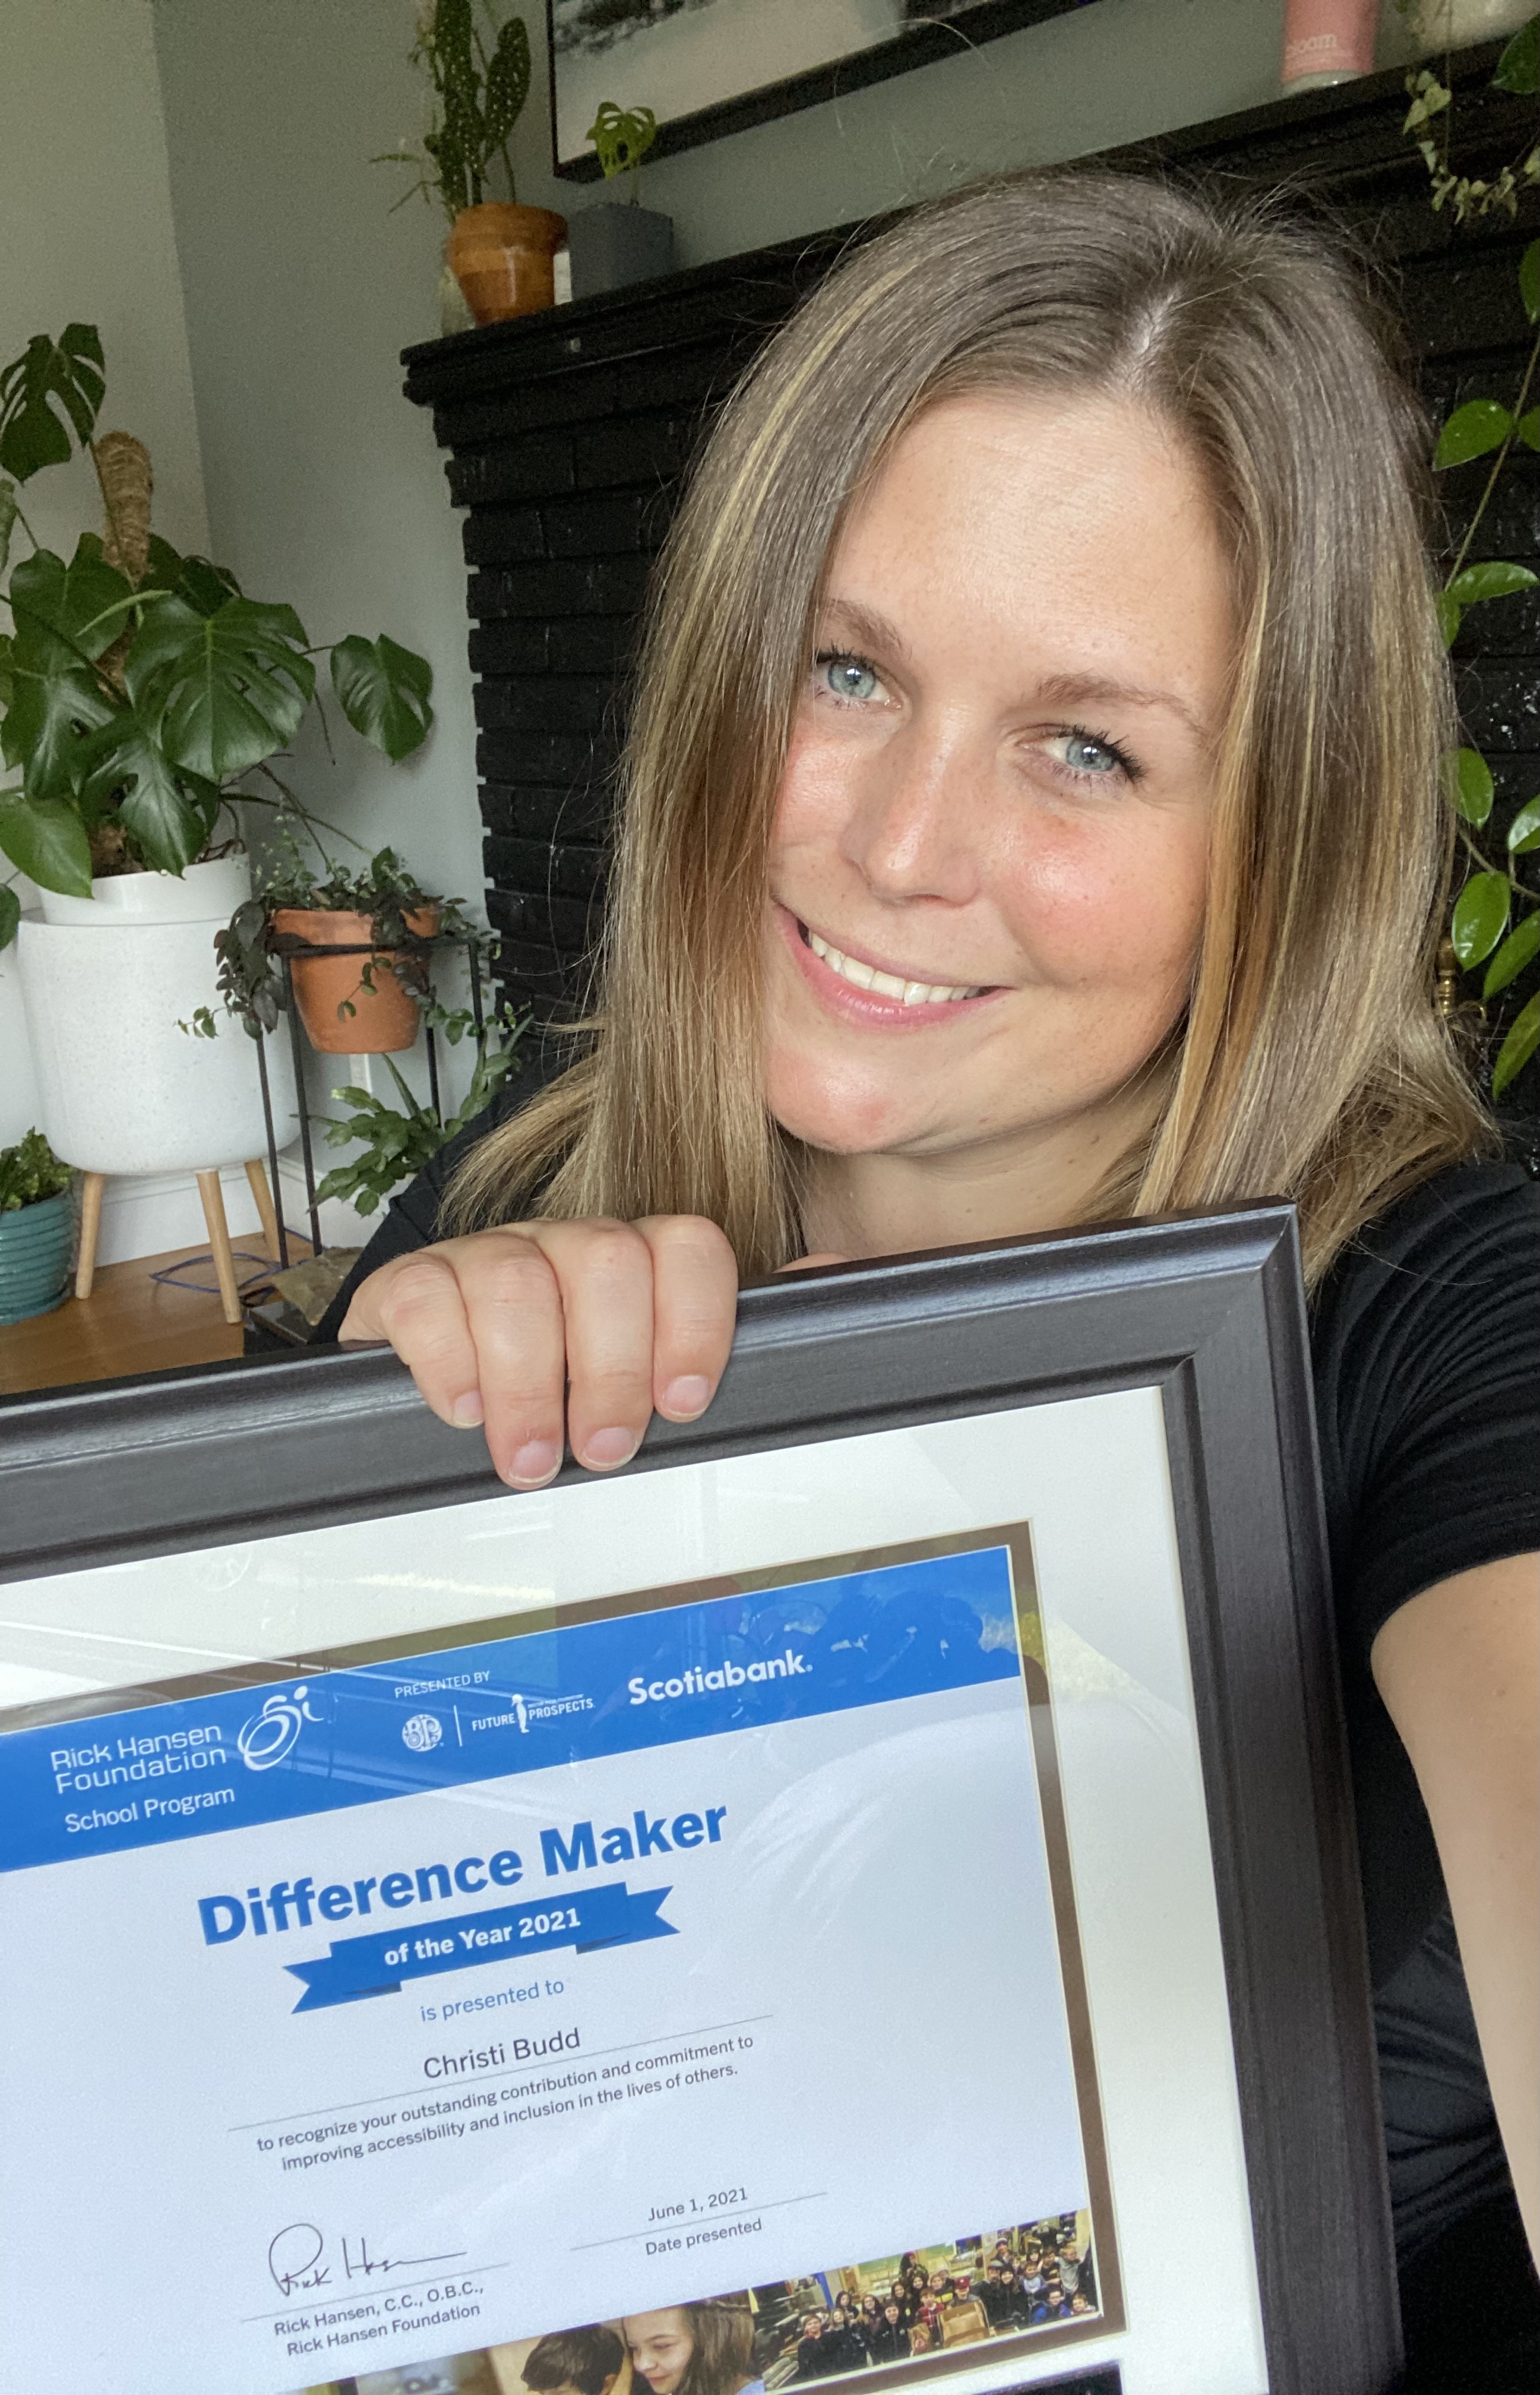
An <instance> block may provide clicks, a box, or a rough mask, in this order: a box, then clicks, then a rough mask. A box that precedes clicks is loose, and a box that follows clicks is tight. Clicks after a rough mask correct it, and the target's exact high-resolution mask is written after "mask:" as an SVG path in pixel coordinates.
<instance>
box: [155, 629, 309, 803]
mask: <svg viewBox="0 0 1540 2395" xmlns="http://www.w3.org/2000/svg"><path fill="white" fill-rule="evenodd" d="M124 677H125V681H126V683H127V687H128V695H129V696H130V698H131V699H132V700H133V702H134V707H135V709H136V711H137V713H138V717H139V720H140V721H141V723H142V724H144V726H145V727H146V729H147V730H149V731H150V732H151V735H152V737H153V738H155V739H156V740H157V741H158V743H159V745H160V747H161V748H163V749H164V750H165V755H166V757H167V758H168V759H169V760H170V761H171V763H172V764H173V765H177V766H180V767H181V768H182V770H183V771H184V772H186V773H189V774H198V775H199V776H201V777H202V778H203V779H204V780H205V781H210V782H227V781H230V780H232V779H233V778H234V777H235V776H236V775H237V774H244V773H248V772H249V771H250V769H251V768H252V766H254V765H260V764H261V763H263V762H264V761H265V760H266V759H267V758H269V757H271V756H273V755H274V754H275V753H276V752H277V751H278V750H279V749H280V748H285V747H286V746H287V744H288V743H289V741H290V740H292V739H293V737H294V735H295V734H296V731H297V730H298V728H299V723H300V719H301V717H302V716H303V715H304V712H305V709H306V708H307V707H308V706H309V703H310V700H311V699H312V698H313V697H314V695H315V668H314V666H313V665H312V664H311V663H310V660H309V657H308V656H307V655H305V627H304V626H303V624H302V623H301V622H300V620H299V618H298V616H297V615H296V614H295V612H294V609H293V608H292V607H270V606H263V605H261V604H260V603H259V602H257V601H256V600H254V599H227V600H226V601H225V602H224V603H223V605H222V606H220V607H218V608H217V610H216V611H215V613H214V614H213V615H200V614H199V612H198V610H197V609H196V608H195V607H191V606H189V604H188V603H187V602H186V600H185V599H180V598H172V599H162V600H159V601H157V602H156V604H155V605H154V606H153V607H151V608H150V609H148V610H147V611H146V615H145V620H144V624H143V626H142V628H141V629H140V631H139V634H138V639H137V640H136V641H135V642H134V645H133V647H132V648H131V649H130V651H129V653H128V657H127V661H126V663H125V668H124Z"/></svg>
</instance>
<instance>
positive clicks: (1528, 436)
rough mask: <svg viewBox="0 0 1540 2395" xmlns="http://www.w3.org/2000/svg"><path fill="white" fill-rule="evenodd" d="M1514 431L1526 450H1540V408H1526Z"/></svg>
mask: <svg viewBox="0 0 1540 2395" xmlns="http://www.w3.org/2000/svg"><path fill="white" fill-rule="evenodd" d="M1513 429H1514V430H1515V432H1516V433H1517V434H1518V436H1519V438H1520V441H1521V442H1522V443H1523V444H1524V446H1525V448H1526V449H1540V407H1526V408H1525V410H1524V412H1523V414H1522V416H1521V417H1520V418H1519V421H1518V423H1517V424H1516V425H1515V426H1514V428H1513Z"/></svg>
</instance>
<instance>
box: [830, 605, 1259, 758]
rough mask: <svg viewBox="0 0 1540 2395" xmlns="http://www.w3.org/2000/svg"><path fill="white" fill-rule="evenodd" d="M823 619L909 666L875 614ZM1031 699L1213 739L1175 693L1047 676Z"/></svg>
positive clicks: (903, 647) (848, 609)
mask: <svg viewBox="0 0 1540 2395" xmlns="http://www.w3.org/2000/svg"><path fill="white" fill-rule="evenodd" d="M823 612H824V615H825V616H826V617H827V618H828V619H829V620H830V621H831V622H833V623H837V624H839V625H841V626H842V627H844V629H847V630H848V631H849V632H850V633H852V634H853V636H854V637H855V639H857V640H858V641H860V642H862V644H863V646H865V647H867V648H872V649H877V650H881V651H883V652H885V653H886V654H887V655H888V656H891V657H895V658H897V659H898V660H899V662H900V663H901V664H906V663H907V662H908V661H909V646H908V643H907V642H906V641H905V640H904V637H903V635H902V632H901V631H900V630H899V628H898V626H897V625H896V624H895V623H894V622H893V621H892V619H891V617H890V616H888V615H883V613H882V612H881V610H880V608H876V607H864V606H862V604H861V602H859V601H858V600H854V599H831V600H829V601H828V602H827V603H826V605H825V607H824V611H823ZM1035 695H1036V697H1037V699H1038V700H1040V701H1045V702H1046V704H1047V705H1049V706H1058V707H1143V708H1151V707H1160V708H1165V710H1166V712H1167V713H1168V714H1171V715H1174V716H1176V717H1177V719H1178V721H1179V722H1181V723H1184V724H1185V725H1186V726H1187V729H1188V730H1189V732H1191V734H1192V736H1193V738H1194V739H1195V740H1199V741H1202V742H1203V743H1204V745H1205V746H1206V745H1207V744H1208V742H1209V741H1211V740H1212V738H1213V736H1214V735H1213V733H1212V732H1211V730H1210V729H1209V727H1208V725H1207V724H1205V723H1204V721H1202V719H1201V718H1200V717H1199V716H1197V715H1196V714H1194V712H1193V710H1192V708H1190V707H1189V706H1188V704H1187V702H1186V700H1185V699H1182V698H1178V696H1177V694H1176V692H1175V691H1171V690H1152V689H1150V688H1148V687H1147V686H1146V685H1145V684H1144V683H1142V682H1131V681H1117V680H1116V679H1115V677H1113V676H1112V675H1110V674H1094V673H1056V674H1048V675H1047V676H1046V677H1045V679H1044V680H1043V681H1040V682H1039V683H1038V684H1037V687H1036V694H1035Z"/></svg>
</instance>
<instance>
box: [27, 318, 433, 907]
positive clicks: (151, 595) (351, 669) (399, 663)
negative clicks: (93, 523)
mask: <svg viewBox="0 0 1540 2395" xmlns="http://www.w3.org/2000/svg"><path fill="white" fill-rule="evenodd" d="M105 388H106V373H105V365H104V361H103V356H102V347H101V341H100V338H99V335H98V333H97V330H96V327H95V326H94V325H91V324H70V325H67V326H66V328H65V330H64V332H63V334H62V335H61V336H60V337H59V339H58V340H57V341H56V340H52V339H50V338H49V337H48V336H47V335H46V334H41V333H40V334H38V335H36V336H35V337H34V338H33V340H31V341H29V343H28V344H27V347H26V349H25V350H24V351H23V352H22V354H21V355H20V357H19V358H17V359H16V360H15V361H14V362H13V363H12V364H10V365H8V366H7V368H6V369H5V370H4V372H3V373H0V600H4V602H6V603H7V604H8V608H9V613H10V629H9V632H8V634H7V633H6V632H4V631H3V630H0V757H3V759H4V762H5V765H6V766H7V767H8V768H9V769H10V771H9V774H8V775H0V852H3V853H4V856H5V857H6V858H8V860H9V862H10V864H11V866H12V867H16V868H19V870H20V872H22V873H25V874H29V875H31V877H32V879H33V880H34V881H35V882H37V883H38V884H39V885H40V886H41V887H42V888H43V889H44V890H47V891H56V892H60V893H65V894H67V895H72V896H75V897H81V898H89V897H90V896H91V885H92V880H93V877H101V876H107V875H112V874H116V873H123V872H144V871H150V872H160V873H170V874H178V875H179V874H180V873H182V871H183V870H184V868H185V867H188V866H190V865H191V864H194V863H195V862H197V861H199V860H200V859H202V858H204V857H206V856H207V855H208V854H209V853H211V852H212V851H215V850H217V849H221V848H223V847H225V846H228V845H229V844H230V841H231V840H234V839H236V838H238V827H237V825H236V822H235V819H234V817H233V815H231V814H230V813H229V811H228V805H227V802H228V801H229V800H230V798H231V797H232V796H239V797H242V798H250V797H256V796H258V795H260V793H258V792H257V791H255V790H253V789H252V788H251V787H249V785H248V784H247V783H246V780H245V777H247V776H249V775H251V774H253V773H254V772H255V771H258V770H259V771H260V772H262V773H264V774H268V775H269V776H270V777H271V766H270V760H271V759H273V758H274V757H275V756H277V755H278V754H279V752H280V751H282V750H283V749H284V748H287V747H288V745H289V744H290V742H291V741H292V740H293V739H294V737H295V734H296V732H297V731H298V729H299V726H300V724H301V722H302V721H303V720H304V717H305V715H306V713H307V711H308V709H309V708H310V707H311V706H312V704H314V703H316V700H317V662H316V661H317V659H318V657H320V656H322V655H324V656H325V657H326V658H327V660H328V663H329V668H330V674H331V683H332V689H333V692H334V693H335V695H336V701H337V704H338V706H339V707H340V708H341V711H342V713H343V714H344V715H345V716H346V717H347V719H348V721H349V723H350V724H351V725H352V726H353V728H354V730H355V731H357V732H359V733H361V734H362V735H363V737H364V738H365V739H366V740H369V741H371V742H373V744H374V745H375V747H376V748H381V749H383V750H384V752H385V754H386V756H388V758H390V759H391V760H392V761H397V760H400V759H401V758H402V757H406V756H409V755H410V754H411V752H412V751H413V750H414V749H415V748H418V747H419V746H420V744H421V742H422V741H423V740H424V739H425V738H426V736H427V734H428V728H429V725H430V724H431V722H432V720H433V715H432V708H431V705H430V703H429V692H430V689H431V685H432V673H431V669H430V668H429V667H428V662H427V660H426V659H425V658H423V657H420V656H416V655H414V654H413V653H412V651H411V650H409V649H405V648H402V647H401V646H399V645H398V643H397V642H394V641H392V640H391V639H389V638H388V635H386V634H384V633H381V634H380V636H379V637H378V638H377V639H375V640H372V641H371V640H366V639H364V638H363V637H362V635H360V634H358V633H350V634H349V636H348V637H347V638H346V639H344V640H341V641H338V642H335V643H333V644H332V645H331V646H330V648H329V649H328V648H326V647H324V646H322V648H319V649H318V648H316V647H315V646H313V645H312V644H311V642H310V640H309V634H308V633H307V631H306V629H305V627H304V625H303V624H302V623H301V621H300V619H299V617H298V615H296V613H295V610H294V609H293V608H292V607H289V606H284V605H282V604H280V603H276V602H272V601H268V600H258V599H252V598H248V597H247V596H246V594H245V593H244V591H243V590H242V589H241V587H240V585H239V583H238V582H237V581H236V579H235V576H234V575H233V574H231V573H230V571H229V570H228V568H226V567H224V566H221V565H216V564H213V563H211V562H210V561H209V560H208V559H207V558H204V557H197V556H187V557H184V556H182V555H180V554H178V551H177V550H176V549H173V548H172V547H171V546H170V545H169V543H168V542H166V541H165V540H162V539H160V538H159V537H158V536H156V535H155V534H153V533H152V532H151V529H150V495H151V476H150V461H149V458H148V457H147V455H146V453H145V451H144V449H143V447H142V446H141V444H140V443H138V442H137V441H135V440H134V439H132V437H131V436H130V435H128V434H126V433H120V432H109V433H106V434H104V435H101V436H99V437H93V436H94V433H95V426H96V420H97V416H98V413H99V409H100V405H101V401H102V397H103V394H104V391H105ZM77 444H78V446H79V447H80V448H82V449H88V451H89V453H90V456H91V458H92V461H93V464H94V465H95V468H96V471H97V477H98V481H99V484H100V486H101V493H102V500H103V525H104V528H103V531H102V532H101V533H100V534H98V533H95V532H87V533H85V534H83V535H82V536H81V538H80V539H79V541H78V542H77V544H76V547H75V550H74V554H73V556H72V557H71V558H69V559H65V558H63V557H60V556H57V555H55V554H54V552H53V551H52V550H50V549H44V548H42V547H41V546H40V545H39V544H38V543H37V542H36V541H35V540H34V539H33V536H32V534H31V530H30V527H29V526H28V523H27V520H26V514H25V511H24V509H23V506H22V502H21V486H22V485H23V484H25V483H28V482H29V481H30V480H31V478H32V477H33V475H34V474H36V473H38V472H39V471H40V470H42V469H43V468H45V467H46V466H50V465H59V464H63V463H64V462H65V461H66V460H67V459H68V458H70V457H72V455H73V454H74V452H75V448H76V446H77ZM18 534H20V536H22V537H23V539H24V540H25V541H26V542H27V544H28V547H29V550H30V553H28V554H25V555H23V556H22V557H21V558H20V560H19V561H18V562H15V563H14V564H12V565H11V566H10V574H9V582H8V585H7V583H6V582H5V579H4V577H5V575H6V570H7V563H8V562H9V558H10V552H11V551H12V550H14V549H15V547H16V543H17V536H18ZM0 871H3V868H0ZM12 880H14V876H13V877H12ZM19 912H20V907H19V900H18V896H17V893H16V891H15V889H14V887H13V886H11V882H10V881H7V880H3V879H0V947H4V946H6V945H7V943H8V942H9V940H10V939H11V938H12V937H13V936H14V934H15V932H16V926H17V920H18V916H19Z"/></svg>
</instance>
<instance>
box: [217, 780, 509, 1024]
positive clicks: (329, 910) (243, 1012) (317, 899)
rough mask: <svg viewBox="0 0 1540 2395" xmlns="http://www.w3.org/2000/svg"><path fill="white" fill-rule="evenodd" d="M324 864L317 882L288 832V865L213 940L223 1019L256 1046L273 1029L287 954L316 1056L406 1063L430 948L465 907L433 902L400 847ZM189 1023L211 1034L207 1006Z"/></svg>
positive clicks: (284, 858)
mask: <svg viewBox="0 0 1540 2395" xmlns="http://www.w3.org/2000/svg"><path fill="white" fill-rule="evenodd" d="M322 866H323V867H324V870H323V871H322V873H321V874H320V875H319V876H318V875H317V874H316V873H315V872H313V871H312V870H311V869H310V868H309V867H308V866H307V865H305V864H304V862H303V861H302V859H301V857H300V854H299V852H298V849H297V845H296V842H295V840H294V838H293V834H292V830H291V829H290V828H289V827H287V826H285V827H284V828H283V838H282V840H281V861H280V862H279V863H278V864H276V865H275V866H273V867H270V869H269V870H268V871H267V872H266V873H265V874H264V876H263V881H262V887H261V890H260V891H259V893H257V896H256V897H254V898H249V899H247V900H245V901H244V903H243V904H242V905H241V906H238V907H237V908H236V910H235V912H234V914H233V915H232V916H231V917H230V921H229V922H228V923H227V924H226V925H225V927H224V929H223V930H222V931H221V932H218V933H216V935H215V942H214V946H215V953H216V956H217V959H218V967H219V972H218V987H219V995H220V997H221V998H222V999H224V1002H225V1009H226V1012H228V1013H230V1014H232V1015H234V1016H235V1017H236V1019H237V1020H238V1021H239V1022H240V1023H241V1025H243V1027H244V1029H245V1030H246V1031H248V1032H249V1033H250V1034H251V1035H252V1037H253V1038H254V1039H256V1038H260V1037H261V1036H262V1034H263V1033H264V1032H267V1031H270V1030H271V1029H272V1028H273V1026H274V1025H275V1024H276V1023H277V1020H278V1016H279V1014H280V1012H281V1011H282V1009H283V1003H284V998H285V991H284V986H283V968H282V965H281V963H280V961H279V959H281V958H283V957H284V956H286V957H287V958H288V960H289V970H290V973H291V974H292V976H293V980H294V995H295V1003H296V1007H297V1008H298V1011H299V1019H300V1021H301V1023H302V1024H303V1025H304V1026H305V1031H306V1035H307V1037H308V1038H309V1042H310V1045H311V1047H312V1048H314V1049H317V1050H318V1051H319V1052H321V1054H322V1055H325V1056H389V1055H399V1054H400V1053H401V1051H402V1050H403V1049H407V1048H410V1047H412V1046H413V1044H414V1042H415V1039H416V1037H417V1030H418V1026H419V1024H420V1022H421V1020H422V1016H423V1013H424V1012H425V1011H426V1010H427V1009H428V1008H429V1007H430V1006H431V1005H432V1003H433V988H432V980H431V976H430V973H429V971H428V944H429V943H430V942H431V941H432V940H433V939H434V938H435V937H436V936H437V935H438V934H439V933H442V932H447V933H451V934H452V935H453V934H459V933H467V932H468V931H469V930H470V929H471V926H470V923H469V921H468V920H467V917H466V916H465V915H464V913H463V912H462V910H461V906H460V902H459V901H458V899H444V898H441V897H436V896H433V895H430V894H429V893H428V892H426V891H425V890H424V889H423V888H422V887H421V885H420V883H419V882H418V881H417V880H416V878H415V875H414V874H412V873H411V872H410V871H409V870H408V868H407V867H405V866H404V865H403V864H402V862H401V858H400V857H399V856H398V855H397V854H396V853H395V851H394V849H390V848H382V849H381V850H379V852H378V853H377V854H375V855H374V856H372V857H371V858H370V859H369V862H368V864H367V865H366V866H364V867H362V870H360V871H355V872H351V873H350V872H349V871H348V870H347V869H346V867H342V866H339V865H337V864H336V863H334V862H333V860H332V859H331V858H329V857H326V856H324V854H323V855H322ZM328 949H332V950H336V951H338V953H336V954H333V955H327V954H326V953H325V951H326V950H328ZM191 1027H192V1028H193V1029H195V1030H196V1031H198V1032H199V1033H201V1034H202V1035H203V1036H204V1038H205V1039H206V1038H210V1037H212V1035H213V1033H214V1031H215V1029H216V1025H215V1022H214V1018H213V1014H212V1012H211V1010H209V1009H207V1008H203V1009H201V1010H200V1011H199V1013H198V1016H197V1018H196V1019H195V1021H194V1023H193V1025H191Z"/></svg>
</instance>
